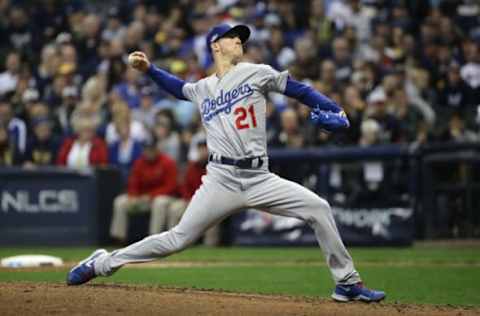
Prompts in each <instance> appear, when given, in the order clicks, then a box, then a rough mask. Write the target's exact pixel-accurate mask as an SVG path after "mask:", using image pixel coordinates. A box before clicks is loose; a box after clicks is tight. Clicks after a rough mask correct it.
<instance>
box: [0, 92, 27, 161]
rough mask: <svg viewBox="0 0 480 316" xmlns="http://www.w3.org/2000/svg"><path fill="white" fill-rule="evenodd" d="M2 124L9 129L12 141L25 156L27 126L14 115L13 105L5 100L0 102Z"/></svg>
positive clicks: (0, 121)
mask: <svg viewBox="0 0 480 316" xmlns="http://www.w3.org/2000/svg"><path fill="white" fill-rule="evenodd" d="M0 124H3V125H4V126H6V127H7V130H8V134H9V139H10V141H12V142H13V145H14V146H15V148H16V150H18V152H19V153H20V154H23V153H24V152H25V147H26V146H27V126H26V124H25V122H24V121H23V120H22V119H20V118H18V117H15V116H14V115H13V110H12V106H11V104H10V103H9V102H7V101H5V100H0Z"/></svg>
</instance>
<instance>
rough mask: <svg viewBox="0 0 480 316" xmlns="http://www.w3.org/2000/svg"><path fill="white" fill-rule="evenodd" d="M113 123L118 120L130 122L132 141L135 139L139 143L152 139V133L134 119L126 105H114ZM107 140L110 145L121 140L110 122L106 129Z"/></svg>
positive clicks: (118, 103) (120, 103)
mask: <svg viewBox="0 0 480 316" xmlns="http://www.w3.org/2000/svg"><path fill="white" fill-rule="evenodd" d="M112 112H113V113H112V114H113V121H115V120H116V119H117V118H121V119H122V120H125V121H128V122H130V136H131V137H132V139H135V140H136V141H138V142H145V141H147V140H148V139H150V137H151V136H150V133H149V132H148V130H147V129H146V128H145V126H144V125H143V124H142V123H141V122H139V121H137V120H135V119H133V118H132V114H131V111H130V109H129V108H128V106H127V105H126V104H125V103H122V102H117V103H114V109H113V111H112ZM105 139H106V141H107V143H108V144H112V143H114V142H116V141H118V140H119V135H118V133H117V131H116V129H115V125H114V123H113V122H110V123H109V124H108V126H107V128H106V133H105Z"/></svg>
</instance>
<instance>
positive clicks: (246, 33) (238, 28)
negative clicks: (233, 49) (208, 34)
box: [217, 24, 250, 44]
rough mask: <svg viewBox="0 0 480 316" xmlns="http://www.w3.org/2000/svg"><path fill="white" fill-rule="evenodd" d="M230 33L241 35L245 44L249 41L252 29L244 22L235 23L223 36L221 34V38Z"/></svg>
mask: <svg viewBox="0 0 480 316" xmlns="http://www.w3.org/2000/svg"><path fill="white" fill-rule="evenodd" d="M229 33H236V34H238V36H239V37H240V40H241V41H242V44H245V43H246V42H247V41H248V38H249V37H250V29H249V28H248V26H246V25H243V24H239V25H235V26H234V27H232V28H231V29H230V30H228V31H227V32H225V33H223V34H222V36H220V37H219V38H222V37H224V36H225V35H227V34H229ZM217 40H218V39H217Z"/></svg>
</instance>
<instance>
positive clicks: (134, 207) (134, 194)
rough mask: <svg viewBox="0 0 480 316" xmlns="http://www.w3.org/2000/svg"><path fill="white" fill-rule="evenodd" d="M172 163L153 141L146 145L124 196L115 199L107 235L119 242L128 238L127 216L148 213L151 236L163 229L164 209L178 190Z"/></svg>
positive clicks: (175, 169)
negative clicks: (149, 213) (149, 215)
mask: <svg viewBox="0 0 480 316" xmlns="http://www.w3.org/2000/svg"><path fill="white" fill-rule="evenodd" d="M176 180H177V168H176V164H175V161H174V160H172V159H171V158H170V157H168V156H167V155H165V154H163V153H161V152H159V151H158V149H157V144H156V143H155V141H154V140H151V141H149V142H147V143H145V147H144V151H143V154H142V155H141V156H140V158H138V159H137V160H136V161H135V163H134V165H133V169H132V171H131V173H130V176H129V178H128V190H127V193H125V194H121V195H119V196H117V197H116V198H115V201H114V208H113V218H112V223H111V227H110V235H111V236H112V237H113V238H116V239H118V240H121V241H125V240H126V239H127V229H128V215H129V214H131V213H135V212H149V211H151V217H150V235H152V234H157V233H160V232H162V231H163V230H164V228H165V227H164V226H165V224H166V217H167V210H166V209H167V207H168V205H169V204H170V203H171V202H172V197H174V195H175V193H176V190H177V183H176Z"/></svg>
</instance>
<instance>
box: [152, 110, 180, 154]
mask: <svg viewBox="0 0 480 316" xmlns="http://www.w3.org/2000/svg"><path fill="white" fill-rule="evenodd" d="M153 132H154V134H155V137H156V138H157V139H158V149H159V150H160V151H161V152H163V153H165V154H167V155H169V156H170V157H171V158H172V159H173V160H175V161H179V160H180V145H181V144H180V136H179V134H178V132H177V130H176V121H175V118H174V116H173V113H172V112H171V111H170V110H162V111H160V112H158V113H157V114H156V116H155V127H154V131H153Z"/></svg>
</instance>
